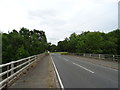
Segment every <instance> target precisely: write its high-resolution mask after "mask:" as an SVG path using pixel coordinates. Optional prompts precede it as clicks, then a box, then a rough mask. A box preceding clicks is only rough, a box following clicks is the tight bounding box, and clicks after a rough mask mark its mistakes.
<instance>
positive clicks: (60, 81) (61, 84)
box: [50, 55, 64, 90]
mask: <svg viewBox="0 0 120 90" xmlns="http://www.w3.org/2000/svg"><path fill="white" fill-rule="evenodd" d="M50 57H51V60H52V63H53V66H54V68H55V72H56V74H57V77H58V80H59V83H60V86H61V88H62V90H64V86H63V83H62V80H61V78H60V75H59V73H58V70H57V68H56V66H55V63H54V61H53V59H52V56H51V55H50Z"/></svg>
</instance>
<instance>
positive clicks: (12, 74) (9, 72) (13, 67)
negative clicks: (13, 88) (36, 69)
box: [0, 54, 43, 90]
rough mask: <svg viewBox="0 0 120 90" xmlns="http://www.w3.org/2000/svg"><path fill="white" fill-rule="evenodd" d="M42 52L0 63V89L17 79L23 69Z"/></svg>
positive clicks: (30, 64)
mask: <svg viewBox="0 0 120 90" xmlns="http://www.w3.org/2000/svg"><path fill="white" fill-rule="evenodd" d="M41 56H43V54H39V55H34V56H30V57H27V58H23V59H20V60H17V61H12V62H10V63H6V64H2V65H0V70H1V72H0V80H1V81H0V90H1V89H2V88H4V87H7V86H9V84H10V83H11V82H13V81H14V80H15V79H17V78H18V77H19V76H20V75H21V74H22V73H24V72H25V70H27V69H29V68H30V67H31V66H32V65H33V64H36V61H37V60H38V59H39V58H40V57H41Z"/></svg>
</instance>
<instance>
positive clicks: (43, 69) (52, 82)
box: [9, 55, 58, 89]
mask: <svg viewBox="0 0 120 90" xmlns="http://www.w3.org/2000/svg"><path fill="white" fill-rule="evenodd" d="M55 77H56V76H55V72H54V68H53V65H52V62H51V59H50V55H47V56H45V57H44V58H43V59H41V60H38V61H37V64H36V66H34V67H33V68H31V69H30V70H29V71H27V72H26V73H24V74H23V75H22V76H21V77H20V78H19V79H18V80H17V81H16V82H15V83H14V84H12V85H11V86H10V87H9V89H13V88H21V89H22V88H58V84H57V79H56V78H55Z"/></svg>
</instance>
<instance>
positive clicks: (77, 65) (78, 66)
mask: <svg viewBox="0 0 120 90" xmlns="http://www.w3.org/2000/svg"><path fill="white" fill-rule="evenodd" d="M73 64H74V65H76V66H78V67H81V68H83V69H85V70H87V71H89V72H91V73H95V72H93V71H91V70H90V69H87V68H85V67H83V66H81V65H79V64H76V63H73Z"/></svg>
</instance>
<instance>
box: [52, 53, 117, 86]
mask: <svg viewBox="0 0 120 90" xmlns="http://www.w3.org/2000/svg"><path fill="white" fill-rule="evenodd" d="M51 58H52V60H53V63H54V64H55V66H56V69H57V71H58V74H59V78H60V80H61V84H62V85H63V87H64V88H118V70H115V69H112V68H109V67H104V66H102V65H97V64H94V63H91V62H89V61H85V60H82V59H81V58H78V57H75V56H68V55H60V54H51Z"/></svg>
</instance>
